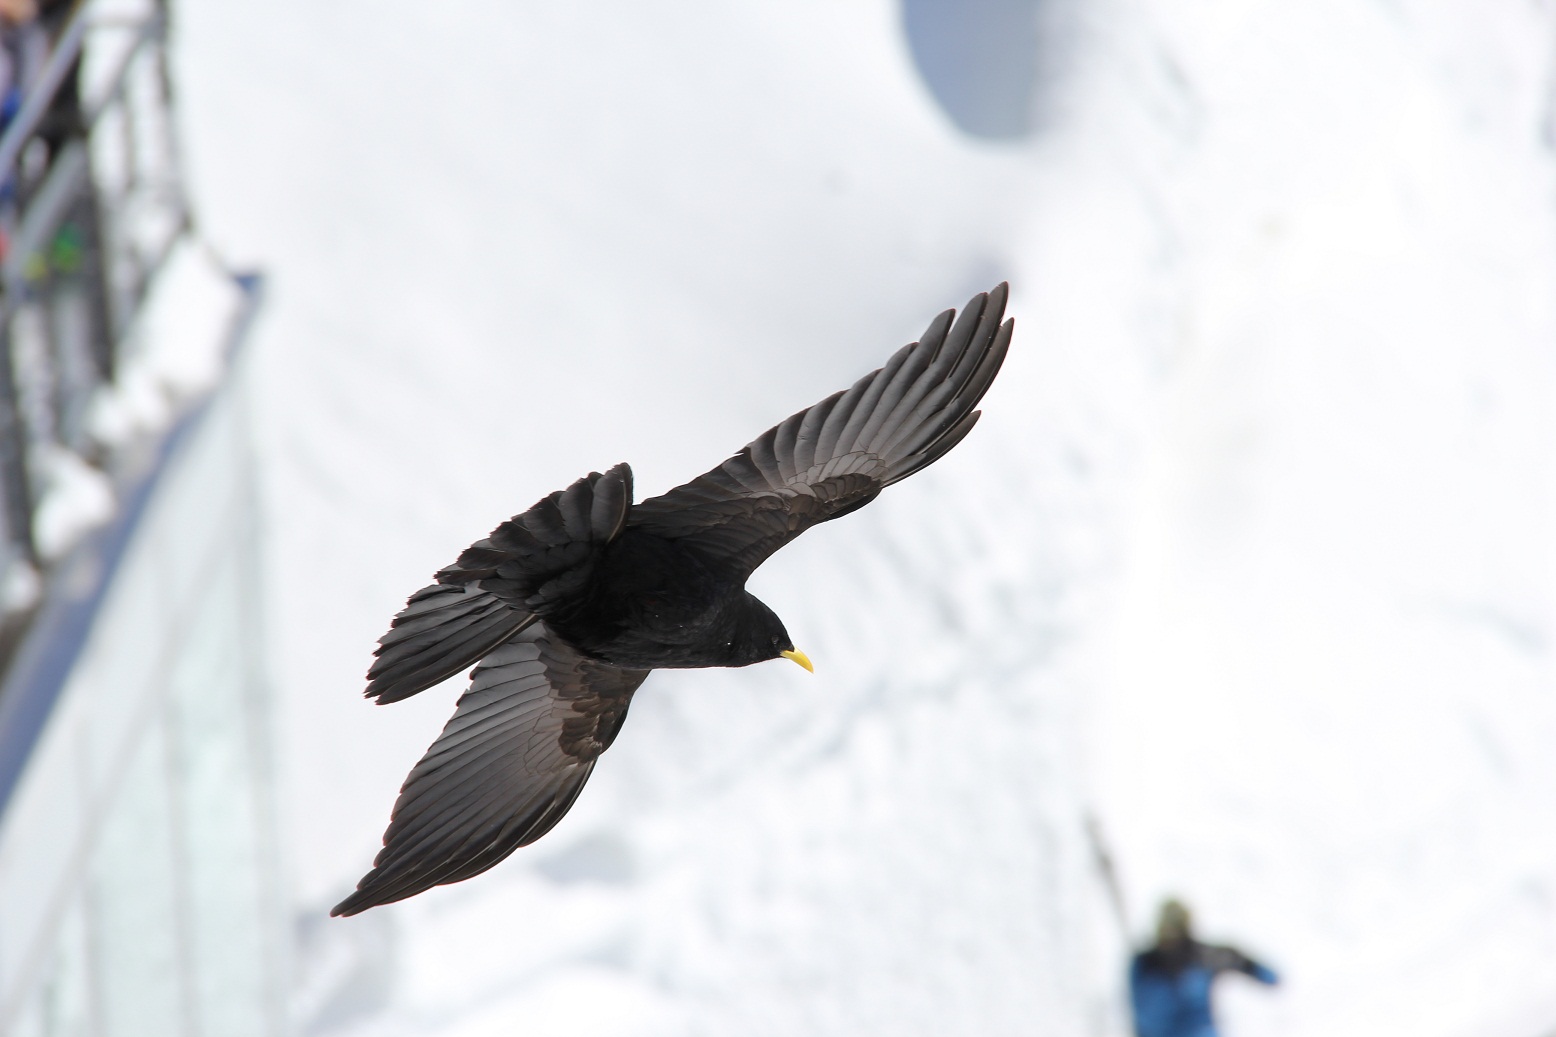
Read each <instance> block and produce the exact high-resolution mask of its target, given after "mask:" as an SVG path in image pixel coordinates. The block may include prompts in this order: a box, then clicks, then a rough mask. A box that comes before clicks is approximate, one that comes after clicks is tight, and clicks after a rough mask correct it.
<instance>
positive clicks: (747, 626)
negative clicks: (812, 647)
mask: <svg viewBox="0 0 1556 1037" xmlns="http://www.w3.org/2000/svg"><path fill="white" fill-rule="evenodd" d="M744 606H745V607H744V608H742V609H741V610H740V614H739V616H738V618H737V620H736V622H735V626H734V629H733V630H732V631H731V632H730V633H729V635H728V637H726V639H725V642H724V646H723V649H724V650H723V653H722V654H724V655H725V657H726V658H727V659H728V661H727V662H722V663H720V664H719V665H722V666H749V665H751V664H752V663H760V662H766V661H767V660H769V659H788V660H789V661H790V662H793V663H795V664H797V665H799V666H803V667H805V668H806V669H807V670H810V672H811V673H815V672H816V670H815V668H814V667H813V666H811V664H810V659H809V658H807V657H806V655H805V653H804V652H802V651H800V650H799V649H797V648H795V647H794V641H793V640H791V639H790V637H789V632H788V631H787V630H785V629H784V626H783V620H781V619H779V618H778V615H777V613H775V612H774V611H773V610H772V609H770V608H768V607H767V606H766V605H764V604H763V603H762V602H761V601H760V600H759V599H757V598H756V597H754V596H752V595H750V594H747V595H746V597H745V602H744Z"/></svg>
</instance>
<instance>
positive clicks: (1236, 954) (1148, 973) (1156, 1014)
mask: <svg viewBox="0 0 1556 1037" xmlns="http://www.w3.org/2000/svg"><path fill="white" fill-rule="evenodd" d="M1223 972H1241V973H1242V974H1243V975H1245V976H1250V977H1252V978H1253V979H1256V980H1258V981H1259V982H1260V983H1268V984H1271V985H1273V984H1275V983H1278V982H1279V981H1280V978H1279V977H1278V976H1276V975H1275V973H1274V971H1273V970H1271V969H1269V968H1268V967H1266V966H1264V965H1261V964H1259V963H1258V962H1256V961H1254V960H1253V959H1252V958H1250V957H1248V955H1246V954H1244V953H1243V952H1242V951H1239V950H1235V949H1234V948H1231V947H1217V946H1213V945H1211V944H1205V943H1200V942H1199V941H1198V940H1196V939H1195V938H1194V916H1193V915H1192V914H1191V913H1190V912H1189V909H1188V908H1187V907H1185V906H1184V904H1183V902H1182V901H1180V900H1168V901H1166V902H1164V903H1163V904H1162V907H1161V913H1160V914H1159V915H1158V917H1157V922H1156V943H1155V945H1154V946H1152V947H1149V948H1147V949H1145V950H1143V951H1141V952H1140V953H1139V954H1136V955H1135V956H1134V960H1133V961H1131V962H1130V963H1129V1003H1130V1007H1131V1009H1133V1011H1134V1017H1135V1037H1219V1034H1220V1032H1221V1031H1219V1030H1217V1029H1216V1023H1215V1018H1214V1017H1213V1016H1212V1015H1211V1011H1210V988H1211V986H1212V985H1213V984H1214V982H1215V979H1216V977H1217V976H1219V975H1220V974H1221V973H1223Z"/></svg>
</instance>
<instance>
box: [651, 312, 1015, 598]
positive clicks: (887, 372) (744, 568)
mask: <svg viewBox="0 0 1556 1037" xmlns="http://www.w3.org/2000/svg"><path fill="white" fill-rule="evenodd" d="M1008 293H1009V289H1008V287H1007V286H1006V285H1004V284H1001V285H1000V286H999V287H997V288H995V289H994V290H993V291H992V292H989V293H987V294H981V293H980V294H979V295H975V296H973V298H972V299H971V300H970V301H969V302H968V303H967V306H966V308H965V309H964V310H963V311H962V316H961V319H960V320H958V321H956V324H955V326H954V327H953V326H952V319H953V318H954V317H955V316H956V311H955V310H947V311H946V312H944V313H942V314H941V315H940V316H938V317H936V318H935V319H934V321H933V322H931V324H930V325H929V328H928V330H927V331H925V332H924V336H923V338H921V339H920V340H919V341H917V342H914V343H910V344H909V345H907V346H904V347H903V348H902V349H900V350H898V352H897V353H896V354H895V355H894V356H893V357H892V358H891V359H890V360H888V361H887V362H886V366H885V367H883V368H881V369H880V370H878V371H873V372H871V373H870V374H867V375H865V376H864V377H863V378H861V379H859V381H857V382H855V383H854V385H853V387H852V388H850V389H847V390H845V391H843V392H839V393H834V394H833V395H831V396H828V397H827V398H826V399H824V400H822V401H821V402H820V403H818V404H816V405H815V406H814V407H810V408H808V409H806V410H802V411H800V412H799V413H798V414H795V415H793V416H791V417H790V418H788V420H786V421H784V422H782V423H781V424H779V425H777V426H775V427H774V428H771V429H768V430H767V431H766V432H764V433H763V434H762V435H761V436H759V437H757V438H756V439H755V440H754V441H752V442H751V443H750V444H748V445H747V446H746V447H744V448H743V449H742V450H741V451H740V452H739V453H737V454H736V455H735V456H734V457H731V458H730V459H729V460H727V461H725V462H724V463H723V464H721V465H719V466H718V467H717V468H715V469H713V470H712V471H711V472H707V473H706V474H704V475H700V476H698V477H697V478H695V479H693V480H692V481H691V482H689V483H686V484H685V485H683V486H678V487H676V488H675V489H673V490H671V491H670V492H668V493H666V494H664V495H662V496H659V497H653V498H651V499H649V500H646V501H643V502H642V503H641V504H638V505H636V506H635V507H633V509H632V513H631V515H630V517H629V518H628V520H627V524H628V525H629V526H632V527H641V528H643V529H644V530H645V531H647V532H651V533H653V534H655V535H657V536H660V537H664V538H667V539H672V540H678V541H680V542H681V543H683V544H684V545H686V546H689V547H692V548H694V549H695V550H697V551H698V552H699V553H700V554H701V555H702V556H703V557H704V559H705V560H707V561H708V562H709V563H710V564H712V565H714V566H715V567H718V568H721V569H722V570H723V571H724V572H726V573H728V574H730V575H732V576H736V577H738V578H741V579H744V577H745V576H747V575H749V574H750V573H751V572H752V571H753V570H754V569H756V567H757V566H759V565H761V564H762V562H764V561H766V560H767V558H768V557H769V556H771V555H772V553H773V552H774V551H777V550H778V549H779V548H780V547H782V546H783V545H784V544H786V543H788V542H789V541H790V540H793V539H794V538H795V537H797V536H799V535H800V534H801V533H803V532H804V531H805V530H807V529H809V528H810V527H811V526H814V525H816V524H817V523H819V522H825V521H827V520H828V519H834V518H837V517H839V516H841V515H846V514H848V513H849V512H850V511H854V510H856V509H858V508H861V507H863V506H864V505H866V504H868V503H869V502H870V501H871V500H873V499H875V496H876V495H877V494H878V493H880V492H881V490H883V489H885V488H886V487H887V486H890V485H891V484H892V483H894V482H898V481H900V480H902V479H906V478H907V477H908V476H910V475H912V474H913V473H914V472H916V471H919V470H920V469H921V468H924V467H926V466H928V465H930V464H933V463H934V462H935V461H937V460H939V459H940V458H941V457H943V456H944V455H945V454H946V452H947V451H949V450H950V449H951V448H952V447H954V446H955V445H956V444H957V443H959V442H961V440H962V437H963V436H965V435H967V433H968V432H969V431H970V430H971V429H972V427H973V424H974V423H975V422H976V421H977V420H978V415H979V412H978V411H977V410H974V409H973V408H975V407H976V406H977V405H978V401H979V400H981V399H982V398H983V394H984V393H985V392H986V391H987V390H988V388H989V383H990V382H992V381H993V380H994V376H995V375H996V374H997V373H998V372H999V369H1000V364H1001V363H1003V362H1004V359H1005V353H1006V350H1007V349H1009V347H1010V336H1011V332H1012V330H1013V328H1014V323H1015V322H1014V321H1005V322H1004V324H1003V325H1002V324H1001V323H1000V322H1001V319H1002V318H1003V317H1004V314H1005V301H1006V297H1007V295H1008Z"/></svg>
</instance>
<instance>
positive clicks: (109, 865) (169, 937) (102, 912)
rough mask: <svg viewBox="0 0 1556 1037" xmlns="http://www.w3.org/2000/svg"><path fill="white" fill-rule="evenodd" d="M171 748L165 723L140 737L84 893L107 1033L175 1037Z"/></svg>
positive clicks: (178, 1018)
mask: <svg viewBox="0 0 1556 1037" xmlns="http://www.w3.org/2000/svg"><path fill="white" fill-rule="evenodd" d="M167 749H168V746H167V744H166V740H165V738H164V737H163V731H162V728H161V725H155V726H153V727H151V728H150V729H149V730H148V731H147V732H146V734H145V736H144V737H143V738H142V739H141V742H140V744H139V746H137V749H136V753H135V756H134V759H133V762H132V763H131V765H130V767H129V770H128V772H127V773H126V774H125V776H124V779H123V784H122V787H121V788H120V791H119V796H118V797H117V799H116V800H115V802H114V805H113V808H112V809H111V810H110V811H109V814H108V817H107V818H106V820H105V822H104V824H103V827H102V831H101V835H100V836H99V841H98V845H97V851H96V853H95V854H94V855H93V861H92V873H91V880H90V883H89V889H88V891H87V897H88V901H89V911H90V917H91V918H92V921H93V923H94V924H93V929H94V930H95V934H96V941H95V942H96V951H97V954H96V959H97V962H98V965H99V968H100V969H101V980H100V989H101V990H102V996H103V1009H104V1017H105V1018H104V1022H105V1024H106V1025H105V1026H104V1035H105V1037H177V1035H179V1034H184V1033H186V1032H187V1031H186V1029H185V1027H184V1019H185V1013H184V1006H183V1003H182V1002H183V991H182V987H181V984H180V982H179V972H180V969H179V965H180V948H179V933H178V929H179V921H180V918H179V916H180V912H179V905H178V902H177V895H176V894H177V881H176V876H177V874H178V863H179V862H178V860H177V855H176V854H175V852H174V842H173V839H174V817H173V801H172V797H171V796H170V795H169V789H168V780H167V779H168V754H167Z"/></svg>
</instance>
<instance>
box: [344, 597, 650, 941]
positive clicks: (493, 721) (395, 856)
mask: <svg viewBox="0 0 1556 1037" xmlns="http://www.w3.org/2000/svg"><path fill="white" fill-rule="evenodd" d="M648 673H649V671H647V670H627V669H621V668H619V667H614V666H610V665H609V664H606V663H602V662H598V661H597V660H594V659H589V658H587V657H585V656H583V655H580V654H579V653H578V652H577V651H575V650H574V649H573V648H571V647H570V646H569V645H567V644H566V643H565V642H563V641H561V640H559V639H556V638H554V637H552V635H551V634H550V632H549V631H548V630H547V629H546V627H545V624H544V623H534V624H532V625H530V626H529V627H527V628H526V629H525V630H523V631H522V632H520V633H519V634H518V635H516V636H515V637H513V639H512V640H510V641H508V642H506V643H505V644H503V645H501V646H500V647H498V648H497V649H496V650H495V651H492V652H491V653H489V654H488V655H487V656H486V658H485V659H483V660H482V661H481V664H480V665H479V666H477V667H476V668H475V672H474V673H472V674H471V683H470V688H469V690H467V691H466V692H465V693H464V695H463V696H461V697H460V700H459V706H458V708H457V709H456V710H455V711H454V716H453V717H452V718H451V719H450V720H449V722H448V726H447V727H445V728H444V729H443V734H442V735H440V736H439V737H438V740H437V741H436V742H434V743H433V744H432V747H431V748H430V749H428V750H427V755H426V756H424V757H422V759H421V762H420V763H418V764H417V765H416V766H415V768H414V769H413V770H412V771H411V773H410V776H409V777H408V778H406V779H405V785H404V786H403V787H402V788H401V789H400V798H399V799H398V800H396V801H395V805H394V813H393V815H392V816H391V818H390V821H389V828H388V831H386V832H385V833H384V848H383V851H382V852H380V853H379V855H378V857H377V858H376V859H375V860H374V861H373V870H372V871H371V872H369V873H368V874H367V875H366V876H365V877H364V878H363V879H362V881H361V882H360V883H358V885H357V891H356V892H355V893H353V894H352V895H351V896H349V897H347V898H346V899H345V900H343V901H341V902H340V903H339V904H337V905H336V906H335V908H334V910H332V911H331V912H330V914H332V915H353V914H356V913H358V912H359V911H365V910H367V909H368V908H370V907H374V906H376V905H378V904H387V903H391V902H392V901H396V900H403V899H404V898H406V897H409V896H413V895H415V894H417V893H420V892H422V891H423V890H426V889H430V888H431V887H433V886H437V885H443V884H445V883H449V882H459V881H462V880H464V879H468V878H470V877H471V876H472V875H477V874H480V873H481V872H483V871H485V870H486V869H487V868H490V867H491V866H492V865H494V864H496V863H497V862H498V861H501V860H502V859H503V858H504V857H506V856H508V855H509V854H510V853H512V852H513V851H514V850H516V849H518V848H519V847H520V846H525V845H528V844H529V843H532V842H534V841H535V840H536V839H539V838H540V837H541V836H542V835H545V834H546V832H548V831H550V830H551V827H552V826H553V825H555V824H556V823H557V822H558V821H559V820H561V818H562V815H564V814H566V813H567V811H568V808H569V807H571V806H572V805H573V800H574V799H576V798H577V797H578V793H579V790H581V789H582V788H583V785H584V782H585V781H587V780H588V778H589V773H590V772H591V771H592V770H593V769H594V761H595V759H596V758H597V757H598V756H599V755H600V754H601V753H602V752H604V751H605V750H606V749H608V748H610V744H611V742H612V741H613V740H614V739H615V737H616V733H617V732H618V731H620V730H621V725H622V722H623V721H624V720H625V719H626V716H627V706H628V704H629V703H630V702H631V699H632V693H633V692H635V691H636V690H637V688H638V685H640V684H642V683H643V679H644V678H645V677H647V676H648Z"/></svg>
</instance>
